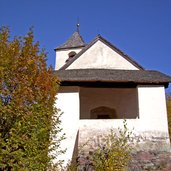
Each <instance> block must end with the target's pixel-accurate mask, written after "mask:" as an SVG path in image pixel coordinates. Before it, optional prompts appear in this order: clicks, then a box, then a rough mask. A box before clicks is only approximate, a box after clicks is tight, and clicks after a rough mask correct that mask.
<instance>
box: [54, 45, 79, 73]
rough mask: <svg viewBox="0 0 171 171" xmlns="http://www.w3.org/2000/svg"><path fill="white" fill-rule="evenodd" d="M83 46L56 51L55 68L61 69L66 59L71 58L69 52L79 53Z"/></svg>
mask: <svg viewBox="0 0 171 171" xmlns="http://www.w3.org/2000/svg"><path fill="white" fill-rule="evenodd" d="M81 50H82V48H73V49H62V50H57V51H56V64H55V70H58V69H60V68H61V67H62V66H63V65H65V63H66V60H67V59H68V58H69V56H68V54H69V53H70V52H72V51H74V52H76V53H79V52H80V51H81Z"/></svg>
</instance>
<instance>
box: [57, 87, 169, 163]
mask: <svg viewBox="0 0 171 171" xmlns="http://www.w3.org/2000/svg"><path fill="white" fill-rule="evenodd" d="M57 97H58V100H57V107H58V108H60V109H61V111H62V112H64V113H63V115H62V117H61V120H62V124H61V127H62V128H63V132H64V133H66V140H64V141H63V142H62V143H61V147H62V148H63V149H65V148H67V151H66V153H65V154H64V155H62V156H60V158H58V159H62V160H64V161H65V162H64V165H65V164H66V163H67V161H68V160H71V159H72V155H73V152H74V147H75V145H76V138H77V133H78V131H79V134H78V135H79V136H78V146H79V145H82V144H84V143H86V142H87V141H88V140H92V141H93V143H94V144H92V146H94V147H95V146H96V145H97V144H98V143H99V139H100V137H101V138H102V137H103V136H105V135H106V134H108V133H109V131H110V129H111V128H112V129H115V130H116V131H117V129H118V127H120V128H123V119H106V120H102V119H87V118H88V117H89V114H90V110H91V109H92V108H94V107H97V106H108V107H113V108H116V109H119V110H118V111H120V112H121V114H122V113H127V114H128V118H127V117H125V116H123V117H124V118H126V119H127V124H128V128H129V130H130V131H133V143H135V144H136V143H137V144H138V145H136V147H135V149H137V150H161V151H164V150H167V151H168V150H170V142H169V134H168V126H167V111H166V103H165V102H166V100H165V90H164V87H163V86H138V87H137V89H136V88H83V87H81V88H79V87H61V88H60V91H59V94H58V96H57ZM137 99H138V103H137ZM114 106H115V107H114ZM118 111H117V112H118ZM136 112H138V117H135V119H133V118H129V116H131V114H133V113H134V114H136ZM80 113H81V117H82V118H81V119H80ZM117 114H118V113H117ZM132 116H134V115H132Z"/></svg>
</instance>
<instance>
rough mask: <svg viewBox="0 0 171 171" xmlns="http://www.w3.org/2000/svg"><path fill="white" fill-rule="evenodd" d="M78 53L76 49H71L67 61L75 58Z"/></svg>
mask: <svg viewBox="0 0 171 171" xmlns="http://www.w3.org/2000/svg"><path fill="white" fill-rule="evenodd" d="M76 54H77V53H76V52H75V51H71V52H69V53H68V57H69V58H68V59H67V60H66V61H65V62H68V61H69V60H70V59H71V58H73V57H74V56H75V55H76Z"/></svg>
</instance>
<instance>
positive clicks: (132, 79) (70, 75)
mask: <svg viewBox="0 0 171 171" xmlns="http://www.w3.org/2000/svg"><path fill="white" fill-rule="evenodd" d="M55 73H56V74H57V75H58V76H59V78H60V79H61V84H62V85H63V84H66V83H67V85H79V84H80V83H84V84H83V85H86V84H85V83H91V84H93V83H105V84H107V83H109V84H111V85H112V84H113V83H114V84H116V83H120V84H129V83H133V84H137V85H141V84H153V85H155V84H156V85H164V86H165V87H167V86H168V83H169V82H171V77H170V76H168V75H165V74H163V73H161V72H158V71H153V70H115V69H73V70H58V71H55Z"/></svg>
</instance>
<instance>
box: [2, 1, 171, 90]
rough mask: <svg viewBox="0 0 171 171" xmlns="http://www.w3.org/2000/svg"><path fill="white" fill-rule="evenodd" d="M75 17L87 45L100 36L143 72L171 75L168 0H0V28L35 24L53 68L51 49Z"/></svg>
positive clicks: (22, 30)
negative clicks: (136, 63) (154, 71)
mask: <svg viewBox="0 0 171 171" xmlns="http://www.w3.org/2000/svg"><path fill="white" fill-rule="evenodd" d="M78 18H79V21H80V32H81V35H82V37H83V38H84V40H85V41H86V42H87V43H89V42H90V41H91V40H93V39H94V38H95V37H96V36H97V35H98V34H101V36H103V37H104V38H105V39H107V40H108V41H109V42H111V43H112V44H114V45H115V46H116V47H118V48H119V49H120V50H122V51H123V52H124V53H126V54H127V55H129V56H130V57H132V58H133V59H134V60H135V61H137V62H138V63H140V64H141V65H142V66H143V67H144V68H145V69H151V70H159V71H161V72H163V73H165V74H168V75H171V0H0V26H9V27H10V30H11V36H14V35H17V36H19V35H21V36H23V35H25V34H26V33H27V32H28V30H29V28H30V27H31V26H34V34H35V40H38V41H40V45H41V47H45V48H46V51H47V52H48V61H47V63H48V65H52V66H53V67H54V64H55V52H54V48H55V47H57V46H59V45H61V44H62V43H64V42H65V41H66V40H67V39H68V38H69V37H70V36H71V35H72V33H73V32H74V31H75V30H76V24H77V19H78ZM170 89H171V88H170Z"/></svg>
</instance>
